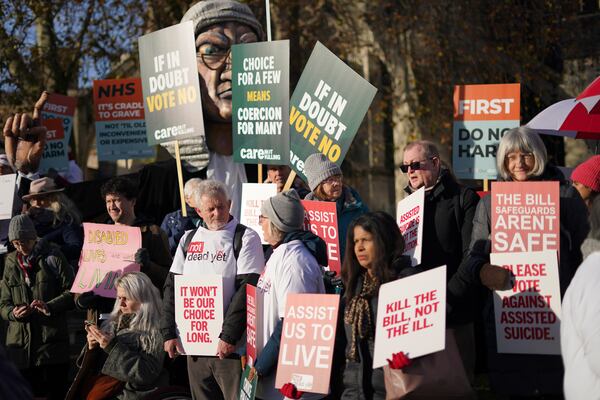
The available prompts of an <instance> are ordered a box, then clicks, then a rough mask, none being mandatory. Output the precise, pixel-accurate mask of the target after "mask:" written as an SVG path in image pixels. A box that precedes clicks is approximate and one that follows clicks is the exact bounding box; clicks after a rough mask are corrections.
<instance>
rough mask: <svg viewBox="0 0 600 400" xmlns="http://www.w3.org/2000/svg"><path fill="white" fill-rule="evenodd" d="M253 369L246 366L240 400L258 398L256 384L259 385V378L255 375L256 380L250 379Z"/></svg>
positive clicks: (241, 384)
mask: <svg viewBox="0 0 600 400" xmlns="http://www.w3.org/2000/svg"><path fill="white" fill-rule="evenodd" d="M251 367H252V365H248V364H246V367H245V368H244V372H242V379H241V380H240V391H239V393H238V399H239V400H254V397H255V396H256V384H257V383H258V377H257V376H256V375H255V378H254V379H252V380H250V379H248V375H249V374H250V369H251Z"/></svg>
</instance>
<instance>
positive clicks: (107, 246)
mask: <svg viewBox="0 0 600 400" xmlns="http://www.w3.org/2000/svg"><path fill="white" fill-rule="evenodd" d="M83 230H84V234H85V238H84V243H83V249H82V250H81V257H80V258H79V271H78V272H77V276H76V277H75V281H74V282H73V286H72V287H71V292H72V293H84V292H88V291H93V292H94V293H95V294H98V295H100V296H103V297H111V298H115V297H117V289H116V288H115V286H114V284H115V280H116V279H117V278H118V277H119V276H121V275H123V274H124V273H125V272H132V271H139V270H140V266H139V265H138V264H136V263H135V262H134V256H135V252H136V251H137V250H138V249H139V248H140V247H142V234H141V232H140V228H138V227H132V226H124V225H107V224H91V223H87V222H86V223H84V224H83Z"/></svg>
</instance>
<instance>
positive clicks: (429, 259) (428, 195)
mask: <svg viewBox="0 0 600 400" xmlns="http://www.w3.org/2000/svg"><path fill="white" fill-rule="evenodd" d="M400 169H401V170H402V172H404V173H405V174H406V175H407V178H408V186H406V188H405V191H406V192H407V193H408V194H411V193H413V192H415V191H416V190H418V189H420V188H422V187H424V188H425V210H424V221H423V253H422V258H421V265H420V266H421V267H422V268H423V269H425V270H428V269H431V268H435V267H439V266H440V265H446V266H447V271H448V275H447V280H448V293H447V296H448V302H449V305H450V309H449V313H448V326H449V327H451V328H455V335H456V339H457V344H458V346H459V350H460V353H461V356H462V358H463V362H464V365H465V370H466V371H467V373H468V374H469V376H470V377H472V376H473V368H474V365H475V349H474V335H473V323H472V321H473V311H474V310H473V309H472V298H471V297H470V296H469V298H465V297H464V296H462V297H461V298H460V299H459V298H456V297H455V296H453V295H452V293H453V287H454V285H458V284H460V283H459V282H462V280H460V279H455V277H454V275H455V274H456V272H457V271H458V267H459V265H460V264H461V262H462V261H463V258H465V257H466V256H467V254H468V251H469V245H470V242H471V230H472V228H473V217H474V215H475V209H476V207H477V203H478V202H479V196H478V195H477V194H476V193H475V192H474V191H473V190H471V189H469V188H467V187H465V186H462V185H460V184H459V183H458V182H457V181H456V179H455V177H454V175H453V174H452V172H451V171H450V169H449V168H448V167H446V166H445V165H443V163H442V160H441V159H440V153H439V151H438V149H437V148H436V146H435V145H434V144H433V143H431V142H428V141H424V140H422V141H416V142H413V143H410V144H408V145H407V146H406V148H405V149H404V157H403V162H402V165H401V166H400ZM461 293H462V292H461Z"/></svg>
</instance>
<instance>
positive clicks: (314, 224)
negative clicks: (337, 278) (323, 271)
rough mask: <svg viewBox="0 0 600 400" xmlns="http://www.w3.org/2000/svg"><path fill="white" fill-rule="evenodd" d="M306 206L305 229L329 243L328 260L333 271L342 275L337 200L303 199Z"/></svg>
mask: <svg viewBox="0 0 600 400" xmlns="http://www.w3.org/2000/svg"><path fill="white" fill-rule="evenodd" d="M302 205H303V206H304V210H305V211H306V213H305V221H304V229H305V230H307V231H308V230H310V231H311V232H312V233H314V234H315V235H317V236H318V237H320V238H321V239H323V240H324V241H325V243H326V244H327V260H328V266H329V269H330V270H331V271H335V273H336V274H337V275H340V271H341V269H342V261H341V257H342V256H341V254H340V239H339V233H338V223H337V211H336V208H335V202H331V201H313V200H302Z"/></svg>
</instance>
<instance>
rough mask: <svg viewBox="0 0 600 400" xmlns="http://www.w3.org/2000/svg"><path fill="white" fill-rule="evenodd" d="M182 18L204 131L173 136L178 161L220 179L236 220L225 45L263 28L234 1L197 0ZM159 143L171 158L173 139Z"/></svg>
mask: <svg viewBox="0 0 600 400" xmlns="http://www.w3.org/2000/svg"><path fill="white" fill-rule="evenodd" d="M187 21H192V23H193V25H194V35H195V38H196V52H197V61H198V62H197V68H198V76H199V80H200V93H201V97H202V115H203V118H204V130H205V136H204V137H197V138H191V139H184V140H180V141H179V148H180V153H181V159H182V165H183V166H184V168H185V169H186V170H187V172H189V173H190V174H192V175H191V176H189V178H191V177H198V178H203V179H204V178H206V179H213V180H217V181H220V182H223V183H225V185H227V188H228V190H229V193H230V195H231V200H232V208H231V214H232V215H233V216H234V217H236V218H237V219H239V218H240V212H241V197H242V184H243V183H245V182H248V178H247V175H246V169H245V166H244V164H240V163H235V162H234V161H233V156H232V154H233V136H232V128H231V112H232V103H231V100H232V91H231V46H233V45H235V44H240V43H253V42H259V41H262V40H263V39H264V32H263V29H262V27H261V24H260V22H259V21H258V20H257V19H256V17H255V16H254V14H253V13H252V10H251V9H250V7H248V6H247V5H246V4H242V3H240V2H238V1H235V0H204V1H199V2H197V3H196V4H194V5H193V6H192V7H190V8H189V10H188V11H187V12H186V13H185V14H184V16H183V18H182V19H181V22H182V23H183V22H187ZM161 145H162V146H163V147H164V148H165V149H166V150H167V151H168V152H169V153H170V154H171V156H173V158H175V146H174V144H173V143H163V144H161ZM173 165H174V163H173ZM255 171H256V169H255V168H253V169H249V170H248V173H249V174H255V173H256V172H255ZM189 178H188V179H189ZM174 182H175V183H176V181H174ZM149 184H151V183H149ZM173 190H176V187H173Z"/></svg>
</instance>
